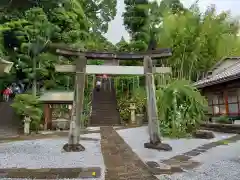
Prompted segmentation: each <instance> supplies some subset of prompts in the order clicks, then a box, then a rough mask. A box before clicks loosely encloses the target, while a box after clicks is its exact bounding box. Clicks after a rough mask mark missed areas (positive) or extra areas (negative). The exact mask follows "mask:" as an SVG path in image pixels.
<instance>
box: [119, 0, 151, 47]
mask: <svg viewBox="0 0 240 180" xmlns="http://www.w3.org/2000/svg"><path fill="white" fill-rule="evenodd" d="M124 3H125V6H126V11H125V12H124V13H123V18H124V26H125V28H126V30H127V31H128V33H129V34H130V36H131V45H130V46H131V47H132V49H134V50H138V51H142V50H147V46H148V42H149V28H148V10H147V9H144V8H141V6H144V5H148V0H141V1H139V0H124Z"/></svg>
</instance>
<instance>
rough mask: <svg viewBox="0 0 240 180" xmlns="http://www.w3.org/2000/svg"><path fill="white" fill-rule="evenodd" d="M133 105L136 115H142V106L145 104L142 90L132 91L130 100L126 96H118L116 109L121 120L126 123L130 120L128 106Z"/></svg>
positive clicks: (144, 95)
mask: <svg viewBox="0 0 240 180" xmlns="http://www.w3.org/2000/svg"><path fill="white" fill-rule="evenodd" d="M131 103H135V106H136V114H143V113H144V112H143V111H144V106H145V104H146V94H145V90H144V88H137V89H134V90H133V91H132V95H131V98H128V97H127V96H124V95H123V96H120V98H119V99H118V108H119V113H120V117H121V119H122V120H123V121H124V122H126V123H128V122H129V120H130V113H131V112H130V109H129V107H130V104H131Z"/></svg>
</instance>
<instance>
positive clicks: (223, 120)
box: [215, 115, 230, 124]
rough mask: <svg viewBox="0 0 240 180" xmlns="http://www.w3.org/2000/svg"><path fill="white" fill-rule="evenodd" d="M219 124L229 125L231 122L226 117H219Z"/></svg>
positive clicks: (217, 119) (217, 120)
mask: <svg viewBox="0 0 240 180" xmlns="http://www.w3.org/2000/svg"><path fill="white" fill-rule="evenodd" d="M215 121H216V122H217V123H222V124H229V123H230V120H229V118H228V117H227V116H226V115H223V116H219V117H217V118H216V120H215Z"/></svg>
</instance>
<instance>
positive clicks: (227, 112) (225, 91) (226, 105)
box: [223, 90, 229, 115]
mask: <svg viewBox="0 0 240 180" xmlns="http://www.w3.org/2000/svg"><path fill="white" fill-rule="evenodd" d="M223 98H224V102H225V111H226V115H229V107H228V92H227V90H224V91H223Z"/></svg>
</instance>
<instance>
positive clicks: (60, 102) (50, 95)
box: [39, 91, 74, 130]
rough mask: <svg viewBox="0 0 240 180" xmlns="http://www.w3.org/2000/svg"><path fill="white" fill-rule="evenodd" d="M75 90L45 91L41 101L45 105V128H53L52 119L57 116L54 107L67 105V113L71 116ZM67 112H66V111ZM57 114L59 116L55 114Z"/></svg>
mask: <svg viewBox="0 0 240 180" xmlns="http://www.w3.org/2000/svg"><path fill="white" fill-rule="evenodd" d="M73 95H74V93H73V91H66V92H54V91H49V92H44V93H43V94H42V95H41V96H40V98H39V101H40V102H41V103H42V104H43V105H44V130H47V129H52V123H53V122H52V121H53V119H55V118H56V117H53V116H54V108H55V107H60V106H65V109H67V110H68V111H67V114H68V115H69V117H70V114H71V110H72V104H73ZM65 113H66V112H65ZM55 116H57V115H56V114H55Z"/></svg>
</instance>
